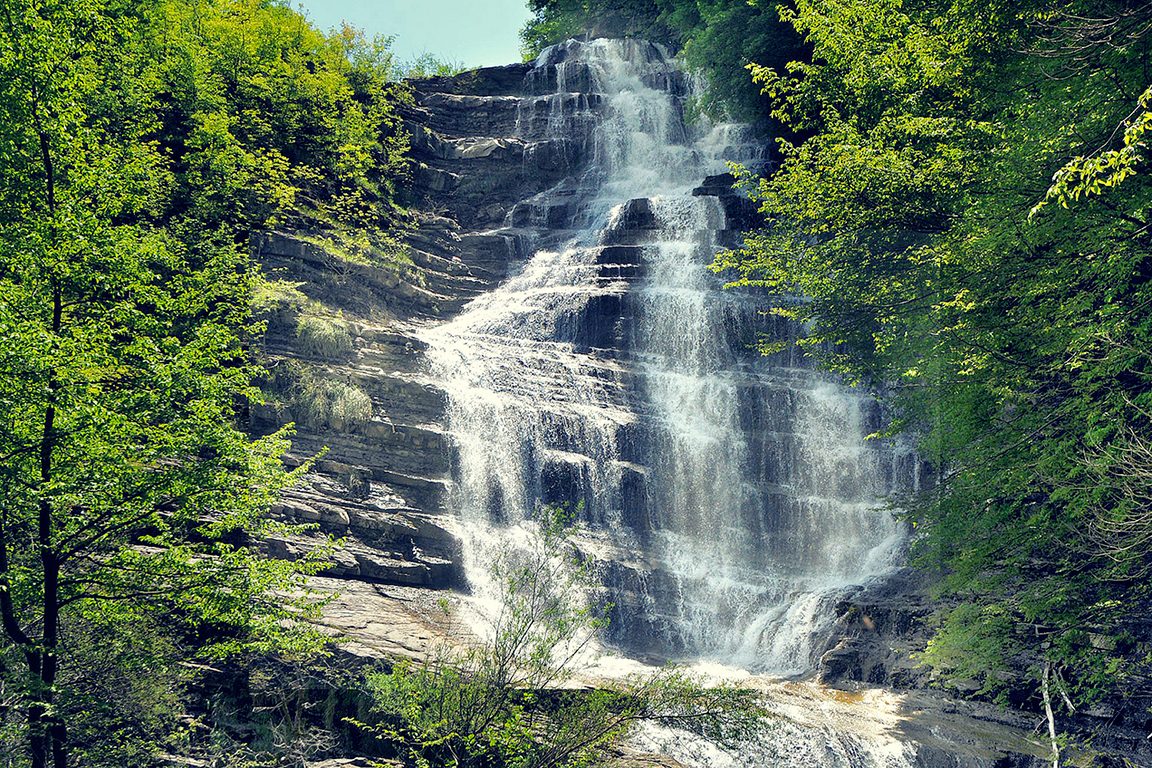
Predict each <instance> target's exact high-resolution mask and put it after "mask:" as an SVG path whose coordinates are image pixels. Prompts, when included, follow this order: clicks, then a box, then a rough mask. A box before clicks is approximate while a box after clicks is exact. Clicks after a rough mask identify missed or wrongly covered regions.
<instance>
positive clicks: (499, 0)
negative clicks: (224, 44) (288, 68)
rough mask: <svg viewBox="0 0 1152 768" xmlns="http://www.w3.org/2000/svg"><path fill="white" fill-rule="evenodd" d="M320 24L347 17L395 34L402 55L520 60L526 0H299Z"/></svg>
mask: <svg viewBox="0 0 1152 768" xmlns="http://www.w3.org/2000/svg"><path fill="white" fill-rule="evenodd" d="M293 6H294V7H299V8H300V9H302V10H303V11H304V13H305V14H306V15H307V16H308V18H309V19H311V20H312V21H313V23H315V24H316V25H317V26H318V27H320V28H321V29H325V30H327V29H331V28H333V27H339V26H340V24H341V22H344V21H347V22H348V23H349V24H351V25H352V26H354V27H356V28H358V29H361V30H363V31H364V32H365V33H367V34H368V35H369V36H372V35H394V36H395V37H396V40H395V42H394V43H393V44H392V50H393V51H394V52H395V53H396V56H397V58H398V59H399V60H400V61H402V62H403V61H410V60H412V59H414V58H416V57H417V56H420V55H421V54H423V53H432V54H435V55H436V56H437V57H439V58H440V59H443V60H446V61H452V62H459V63H462V64H463V65H464V66H466V67H482V66H489V65H494V64H512V63H514V62H517V61H520V38H519V32H520V27H522V26H523V25H524V22H525V21H527V20H528V16H529V13H528V4H527V2H526V0H295V1H294V2H293Z"/></svg>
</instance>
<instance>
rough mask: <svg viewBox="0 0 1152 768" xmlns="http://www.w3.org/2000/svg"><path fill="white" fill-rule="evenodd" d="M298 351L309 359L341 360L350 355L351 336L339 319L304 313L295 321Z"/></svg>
mask: <svg viewBox="0 0 1152 768" xmlns="http://www.w3.org/2000/svg"><path fill="white" fill-rule="evenodd" d="M296 340H297V341H298V342H299V351H300V352H301V353H302V354H305V355H308V356H310V357H319V358H323V359H325V360H343V359H345V358H347V357H348V356H349V355H351V354H352V334H350V333H349V332H348V324H347V323H345V322H344V321H343V320H341V319H340V318H339V317H331V316H324V315H319V314H315V313H314V312H312V311H307V312H304V313H303V314H301V315H300V318H299V319H298V320H297V321H296Z"/></svg>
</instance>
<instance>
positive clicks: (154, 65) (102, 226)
mask: <svg viewBox="0 0 1152 768" xmlns="http://www.w3.org/2000/svg"><path fill="white" fill-rule="evenodd" d="M391 67H392V61H391V58H390V55H389V54H388V52H387V49H386V47H385V46H383V45H381V44H380V43H378V42H377V43H371V42H368V41H366V40H364V39H363V38H362V37H360V36H359V35H357V34H356V33H354V32H353V31H351V30H347V29H346V30H344V31H343V32H342V33H340V34H337V35H335V36H331V37H327V36H325V35H322V34H321V33H319V32H317V31H315V30H314V29H312V28H311V27H309V26H308V24H307V23H306V22H305V21H304V20H303V19H302V18H301V17H300V16H299V14H297V13H295V12H293V11H290V10H289V9H287V8H286V7H284V6H281V5H279V4H277V3H268V2H260V1H259V0H197V1H196V2H191V3H183V2H181V3H177V2H170V1H169V0H139V1H137V2H119V1H118V0H75V1H73V0H68V2H55V1H54V0H0V179H2V180H3V183H0V474H2V476H3V482H2V485H0V619H2V628H3V637H4V641H5V642H4V653H3V655H2V658H3V661H4V664H3V675H4V677H5V687H4V690H5V691H6V692H11V694H12V699H11V704H12V709H10V710H7V711H13V710H16V709H19V710H20V711H23V713H24V717H25V723H24V725H23V727H22V728H21V735H22V738H23V740H24V741H25V743H26V746H27V755H28V760H29V762H30V764H31V766H32V767H33V768H46V767H47V766H49V765H51V766H54V768H64V766H65V765H67V764H68V762H69V750H70V749H72V750H74V751H76V753H77V754H76V760H77V761H79V762H81V763H83V764H85V765H98V764H117V765H119V764H123V761H124V760H127V759H129V758H127V757H125V756H124V755H126V754H128V753H129V752H132V751H133V750H135V752H132V754H137V756H139V755H138V753H139V752H140V751H141V750H143V751H148V750H149V749H152V750H154V749H156V748H157V747H158V746H159V744H158V743H157V742H156V741H153V743H151V744H147V743H146V742H145V743H141V741H142V739H143V737H142V736H141V734H140V733H139V732H136V733H134V732H133V731H132V727H134V726H131V724H130V723H128V720H131V718H130V717H128V718H127V720H124V717H127V716H124V717H121V716H122V715H123V714H124V713H123V712H121V713H120V714H116V713H114V712H112V711H111V710H113V709H115V706H113V705H114V704H115V703H116V701H117V697H122V699H123V701H122V702H121V703H122V704H123V705H124V707H127V706H129V702H132V701H136V702H138V703H139V704H140V706H139V710H140V712H141V720H144V719H148V718H152V717H153V715H156V716H157V717H159V716H160V714H161V713H160V712H158V711H157V707H160V706H161V705H160V704H159V702H164V701H170V695H171V690H168V689H166V691H159V690H148V689H147V686H146V685H143V684H141V685H135V684H134V683H133V684H130V685H129V686H128V687H127V688H126V687H124V686H123V685H121V684H120V683H118V682H117V681H116V680H114V679H112V677H113V676H109V675H106V674H103V673H102V672H101V671H100V669H99V667H100V666H101V665H102V664H104V663H107V662H111V663H114V664H116V665H118V666H119V668H120V669H121V670H122V671H123V673H124V674H127V675H137V676H141V677H142V678H144V679H145V680H147V679H152V680H163V681H171V682H172V683H173V684H178V682H179V678H180V675H173V674H170V673H171V672H172V670H173V668H174V665H175V664H176V663H177V662H179V661H181V660H186V659H188V658H201V659H204V658H208V659H211V658H218V657H222V656H226V655H229V654H232V653H235V652H237V651H240V650H265V651H271V650H273V649H279V650H281V651H293V650H308V649H312V648H314V647H315V645H316V640H315V638H314V637H313V635H312V634H310V633H309V632H307V631H305V630H303V629H301V628H300V627H301V626H302V625H301V624H300V622H298V621H295V619H298V618H300V616H301V615H302V614H303V615H306V614H307V612H308V611H309V610H311V609H312V608H313V607H314V606H313V604H312V602H311V601H310V600H309V599H308V597H307V596H306V595H304V596H301V597H300V598H291V599H290V598H287V597H284V595H285V594H288V593H293V592H295V591H296V589H297V588H298V587H299V586H300V584H301V581H300V580H301V578H302V576H303V575H304V574H306V573H308V572H310V571H311V570H313V569H315V568H316V567H318V562H317V561H316V560H308V561H304V562H300V563H292V564H290V563H285V562H277V561H272V560H268V559H265V558H262V557H260V556H259V555H258V553H257V549H256V546H257V545H258V543H259V542H260V541H261V539H262V538H263V537H264V536H265V535H267V534H269V533H272V532H274V531H280V532H283V526H280V525H277V524H275V523H273V522H272V521H270V520H269V519H267V518H266V517H265V513H266V512H267V510H268V508H269V506H270V504H271V502H272V501H273V500H274V499H275V497H276V495H277V493H278V492H279V491H280V490H281V489H282V488H283V487H285V486H286V485H288V484H290V483H292V482H294V480H295V475H296V473H287V472H285V470H284V467H283V464H282V461H281V457H282V456H283V454H284V452H285V451H286V450H287V447H288V442H287V437H288V433H287V432H284V431H282V432H279V433H276V434H273V435H270V436H267V437H264V438H260V439H252V438H250V437H249V436H247V435H246V434H245V433H244V432H243V431H242V429H241V427H242V425H243V422H244V417H245V409H246V407H247V404H248V403H251V402H254V401H256V400H257V399H258V398H259V393H258V391H257V390H256V389H255V388H254V386H253V384H252V382H253V378H254V376H255V375H256V374H257V372H258V369H257V367H256V366H255V365H254V363H253V361H252V358H251V355H250V350H249V347H250V345H251V341H252V339H253V338H254V337H255V335H256V333H257V332H258V331H259V328H258V326H257V324H256V323H254V322H253V320H252V317H251V303H252V296H253V292H254V287H255V286H256V285H257V284H258V283H259V281H260V275H259V271H258V268H257V266H256V265H255V264H254V263H253V261H252V259H251V256H250V253H251V247H250V240H251V238H252V236H253V235H254V234H258V233H259V232H260V231H261V230H264V229H267V228H270V227H304V226H307V227H308V228H309V229H311V230H312V231H314V232H319V233H321V235H323V236H325V237H327V238H329V239H331V240H335V241H339V242H340V243H341V244H343V245H345V246H347V247H350V248H355V249H357V250H358V251H359V252H360V253H362V254H364V257H365V258H385V257H388V258H391V257H394V256H395V241H394V238H392V236H391V235H390V234H389V232H391V231H393V230H394V228H395V226H396V225H397V224H399V223H402V221H403V218H404V214H403V211H402V210H401V209H400V208H399V206H398V205H397V203H396V201H395V196H396V195H397V194H398V185H399V182H400V180H401V178H402V176H403V174H404V172H405V169H406V163H407V161H406V159H405V156H404V151H405V149H406V146H407V139H406V136H405V134H404V133H403V131H402V130H401V122H400V118H399V116H398V113H397V111H396V109H397V107H398V105H399V103H400V102H401V101H403V99H404V98H405V95H404V91H403V89H401V88H398V87H397V86H394V85H393V84H392V83H391V82H390V81H389V73H390V71H391ZM102 637H103V638H118V639H119V638H135V639H136V642H132V643H121V642H107V641H102V640H100V638H102ZM101 656H103V657H102V658H101ZM142 682H143V681H141V683H142ZM158 685H159V683H158ZM164 685H167V682H165V683H164ZM109 695H111V697H112V698H108V697H109ZM167 714H168V716H171V715H173V714H174V713H173V712H168V713H167ZM118 717H120V718H121V719H122V720H124V723H119V721H117V720H116V718H118ZM101 718H104V719H103V720H102V719H101ZM153 720H155V718H153ZM120 724H124V725H125V728H126V729H127V730H123V731H122V732H121V730H120V728H119V725H120ZM70 725H71V726H73V727H72V733H71V734H70V732H69V727H70ZM150 727H151V726H150ZM78 732H79V733H83V734H85V735H84V736H83V738H80V739H76V738H70V736H74V735H75V734H76V733H78ZM150 735H151V736H152V737H153V738H155V737H156V736H157V733H156V732H155V731H154V730H153V731H151V732H150ZM133 740H135V741H134V742H133ZM129 742H133V743H129ZM125 750H127V751H125ZM133 759H135V758H133ZM141 759H142V758H141Z"/></svg>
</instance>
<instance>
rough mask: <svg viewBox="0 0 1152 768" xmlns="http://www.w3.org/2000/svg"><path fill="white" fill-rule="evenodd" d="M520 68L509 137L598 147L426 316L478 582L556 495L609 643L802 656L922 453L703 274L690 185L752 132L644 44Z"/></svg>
mask: <svg viewBox="0 0 1152 768" xmlns="http://www.w3.org/2000/svg"><path fill="white" fill-rule="evenodd" d="M527 81H528V86H529V87H528V89H527V90H528V92H537V93H538V92H540V91H541V90H548V89H551V90H552V93H550V94H545V95H542V96H536V97H528V98H525V99H523V101H522V103H521V105H520V108H519V111H518V112H517V118H516V130H517V131H520V132H522V133H523V135H524V136H525V137H529V136H531V137H534V138H536V139H541V137H543V138H545V139H548V140H555V141H568V142H581V141H583V142H584V143H585V144H586V145H587V146H585V147H584V149H585V150H586V151H587V153H588V156H589V157H590V158H591V160H590V162H588V163H587V164H586V167H584V168H583V169H582V170H576V171H574V173H573V175H572V177H570V178H569V179H566V180H565V181H564V182H562V183H561V184H560V185H559V186H558V187H557V188H556V189H555V190H554V191H553V193H551V194H549V193H545V194H543V195H537V196H535V197H533V198H530V199H529V200H527V201H525V202H524V203H523V204H522V205H521V206H519V207H518V209H516V210H513V211H512V213H511V214H510V215H509V221H508V222H507V225H508V227H507V228H508V230H509V231H510V232H512V233H513V234H516V235H517V236H519V237H521V238H525V237H528V238H530V239H531V238H534V239H535V242H536V243H537V246H538V247H536V248H535V249H534V250H535V252H534V253H533V254H532V255H531V257H530V258H529V259H528V260H527V261H526V263H524V264H523V266H522V268H520V270H519V271H518V272H517V273H516V274H514V275H513V276H512V277H510V278H508V279H507V280H506V281H505V282H504V283H503V284H501V285H500V286H499V287H497V288H496V289H495V290H493V291H491V292H489V293H487V294H484V295H482V296H480V297H479V298H477V299H475V300H473V301H472V302H471V303H470V304H469V305H468V306H466V307H465V308H464V310H463V311H462V312H461V313H460V314H459V315H458V316H456V317H455V318H454V319H452V320H450V321H447V322H444V323H441V324H439V325H430V326H428V327H426V328H424V329H422V330H421V331H420V335H421V338H422V339H423V340H424V341H425V342H426V343H427V344H428V359H429V361H430V365H431V372H430V373H431V376H432V377H433V379H434V380H435V382H436V384H437V386H439V387H440V388H442V389H443V390H444V391H445V392H446V393H447V398H448V425H449V429H450V433H451V437H452V440H453V444H454V450H455V456H454V478H453V480H454V487H453V491H452V499H451V503H452V506H453V507H454V509H455V510H456V511H457V512H458V514H459V516H460V519H461V523H462V528H463V531H464V533H463V537H464V551H465V568H466V570H467V572H468V575H469V579H470V580H472V581H473V588H474V591H476V592H479V593H483V592H484V589H485V587H484V584H483V581H484V574H485V565H484V563H485V560H486V559H487V558H490V557H491V553H492V551H493V548H494V547H496V546H498V545H499V542H501V541H502V540H503V539H504V538H506V537H507V532H508V529H509V527H514V526H516V525H517V524H518V523H520V522H521V521H524V520H528V519H531V518H532V517H533V516H534V515H535V514H536V511H537V509H538V505H539V504H541V503H567V504H569V505H571V506H572V507H573V508H574V509H575V508H578V509H580V515H581V517H582V519H583V522H584V523H586V525H587V529H588V530H589V531H590V534H589V539H588V541H587V542H585V544H586V545H587V547H588V548H589V551H590V552H592V551H593V549H595V557H596V558H597V559H598V560H599V561H600V570H601V575H602V577H603V581H604V584H605V589H606V590H607V591H608V592H609V593H610V598H609V599H610V600H611V601H612V602H613V603H614V604H615V606H616V607H615V609H614V613H613V616H612V626H611V628H610V630H609V639H610V641H611V642H612V643H614V644H615V645H617V646H619V647H620V648H621V649H622V650H623V651H625V652H627V653H635V654H642V655H646V656H657V657H661V658H677V659H712V660H719V661H723V662H726V663H732V664H736V665H739V666H743V667H745V668H748V669H754V670H758V671H769V672H773V673H779V674H794V673H800V672H804V671H806V670H808V669H810V668H811V667H812V666H813V664H814V661H815V660H814V658H813V655H814V654H815V653H817V652H818V651H819V650H820V641H821V638H822V637H823V633H824V632H825V631H826V629H827V626H828V622H829V621H830V619H831V613H832V611H831V605H832V604H833V603H834V602H835V601H836V600H838V599H839V598H840V597H841V596H842V595H843V594H844V591H845V590H846V589H848V588H850V587H851V585H858V584H861V583H864V582H866V581H867V580H869V579H871V578H874V577H876V576H878V575H880V574H883V573H884V572H885V571H886V570H887V569H889V568H891V567H892V566H893V564H894V562H895V559H896V557H897V553H898V551H899V548H900V545H901V543H902V541H903V534H902V531H901V528H900V526H899V525H898V524H897V523H896V522H895V521H894V519H893V517H892V515H891V513H890V512H889V511H887V510H885V509H884V508H883V506H882V500H883V499H884V498H885V496H886V495H887V494H888V493H889V491H891V490H892V489H893V488H894V487H897V486H898V485H900V484H905V483H909V482H912V479H911V477H910V475H911V471H912V470H911V469H910V467H912V466H914V464H915V462H914V461H911V460H909V458H908V456H906V455H902V454H901V452H900V450H899V448H898V446H895V445H893V444H891V442H886V441H883V440H877V441H866V440H865V436H866V435H867V434H868V433H869V432H872V431H874V430H875V429H876V428H877V427H878V426H879V425H880V423H881V420H880V416H879V411H878V406H877V404H876V403H875V401H874V400H873V399H872V398H871V397H869V396H868V395H867V394H866V393H862V392H859V391H854V390H851V389H848V388H846V387H844V386H842V385H840V384H838V383H836V382H835V381H834V380H832V379H831V378H829V377H828V376H826V375H824V374H822V373H820V372H818V371H817V370H815V367H814V366H813V365H812V364H811V363H809V362H808V361H806V360H804V359H803V358H802V357H800V356H798V354H797V353H795V352H792V353H789V354H782V355H777V356H774V357H772V358H763V357H761V356H759V355H758V354H757V353H755V352H754V351H752V350H751V349H750V346H751V343H752V342H753V341H754V340H755V338H756V335H757V333H760V332H763V331H764V330H765V328H764V324H765V322H766V320H765V318H764V317H763V316H761V315H760V314H759V313H758V312H757V310H756V305H755V302H754V301H753V297H750V296H747V295H743V294H740V293H737V292H733V291H725V290H723V288H722V282H721V280H720V279H719V278H718V277H717V276H715V275H713V274H712V273H711V272H710V271H709V270H708V269H707V265H708V264H709V263H710V262H711V260H712V258H713V256H714V255H715V253H716V252H717V250H718V249H719V248H720V247H721V246H722V240H723V236H724V233H725V232H726V230H728V229H729V228H730V227H729V224H728V221H727V216H726V213H725V208H724V206H723V205H722V204H721V202H720V200H719V199H718V198H716V197H714V196H709V195H706V194H696V195H694V194H692V191H693V188H694V187H695V186H696V185H698V184H700V183H701V182H702V180H703V179H704V178H705V177H706V176H708V175H711V174H716V173H720V172H723V170H724V169H725V166H724V162H725V161H727V160H734V161H742V160H744V161H746V160H749V159H751V158H754V157H756V156H757V153H758V152H759V151H760V149H759V147H760V146H762V144H759V143H757V142H755V141H753V140H752V137H751V134H750V131H749V130H748V129H747V128H745V127H743V126H739V125H733V124H726V125H712V126H709V125H702V124H699V123H696V124H690V123H687V122H686V121H685V118H684V111H685V102H686V100H687V99H688V98H690V97H691V95H692V83H691V81H690V79H689V78H687V77H685V76H684V75H683V74H682V73H681V72H679V71H678V70H677V68H676V67H675V65H674V62H672V61H671V60H670V59H669V57H668V55H667V53H666V52H665V51H664V50H663V49H661V48H660V47H659V46H655V45H652V44H649V43H644V42H640V41H633V40H625V41H609V40H594V41H591V42H576V41H569V42H567V43H564V44H562V45H559V46H554V47H552V48H550V49H548V50H546V51H545V52H544V53H543V54H542V55H541V57H540V58H539V59H538V61H537V63H536V66H535V68H534V69H533V70H532V71H530V72H529V73H528V75H527ZM584 129H587V130H584ZM531 161H532V152H531V151H527V150H526V152H525V163H529V162H531ZM769 330H774V332H775V333H777V334H778V335H795V334H796V333H798V329H796V328H793V327H790V326H788V325H787V324H785V323H783V322H782V321H779V322H777V323H776V327H775V329H769ZM593 545H595V547H593Z"/></svg>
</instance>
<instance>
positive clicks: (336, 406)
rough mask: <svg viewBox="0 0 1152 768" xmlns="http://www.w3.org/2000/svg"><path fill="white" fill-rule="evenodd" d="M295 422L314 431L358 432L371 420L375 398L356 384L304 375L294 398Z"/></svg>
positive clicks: (307, 373) (308, 374) (308, 373)
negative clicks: (322, 429) (325, 429)
mask: <svg viewBox="0 0 1152 768" xmlns="http://www.w3.org/2000/svg"><path fill="white" fill-rule="evenodd" d="M292 403H293V406H294V408H293V410H294V412H295V416H296V420H297V421H299V422H300V423H301V424H304V425H306V426H309V427H313V428H325V427H327V428H331V429H335V430H350V431H351V430H355V429H357V428H358V427H361V426H363V425H364V424H367V423H368V422H369V421H371V420H372V398H370V397H368V395H367V394H366V393H365V392H364V391H363V390H361V389H360V388H359V387H357V386H355V385H353V384H347V383H345V382H342V381H334V380H332V379H324V378H321V377H320V376H318V375H317V374H316V373H314V372H306V373H304V374H303V375H302V376H301V378H300V380H299V381H298V382H297V384H296V387H295V392H294V393H293V398H292Z"/></svg>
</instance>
